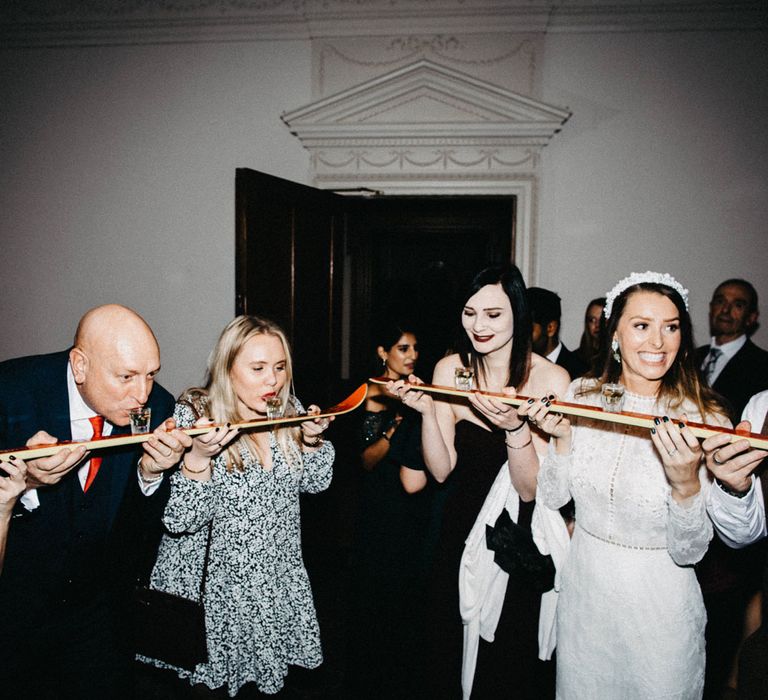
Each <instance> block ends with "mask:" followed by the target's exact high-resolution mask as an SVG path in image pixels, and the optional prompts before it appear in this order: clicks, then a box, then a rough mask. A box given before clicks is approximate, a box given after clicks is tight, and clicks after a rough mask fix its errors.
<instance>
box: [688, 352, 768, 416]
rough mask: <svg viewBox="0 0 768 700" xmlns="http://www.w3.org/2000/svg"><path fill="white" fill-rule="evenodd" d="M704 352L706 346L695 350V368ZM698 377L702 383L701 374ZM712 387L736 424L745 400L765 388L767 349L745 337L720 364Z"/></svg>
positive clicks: (767, 382) (767, 384) (701, 359)
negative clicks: (727, 358) (724, 402)
mask: <svg viewBox="0 0 768 700" xmlns="http://www.w3.org/2000/svg"><path fill="white" fill-rule="evenodd" d="M707 353H709V345H704V346H702V347H700V348H699V349H698V350H696V366H697V367H699V368H700V367H701V365H702V363H703V362H704V358H705V357H706V356H707ZM702 380H703V381H704V382H706V378H705V377H703V378H702ZM712 389H714V391H716V392H717V393H718V394H720V396H722V397H723V398H724V399H725V400H726V402H727V404H726V408H728V409H729V415H730V417H731V420H732V421H733V424H734V425H736V423H738V422H739V421H740V420H741V414H742V412H743V411H744V407H745V406H746V405H747V402H748V401H749V399H750V398H751V397H752V396H754V395H755V394H757V393H759V392H761V391H764V390H765V389H768V352H766V351H765V350H763V349H762V348H759V347H758V346H757V345H755V344H754V343H753V342H752V341H751V340H749V339H747V342H746V343H744V345H743V346H742V348H741V350H739V351H738V352H737V353H736V354H735V355H734V356H733V357H732V358H731V359H730V360H729V361H728V364H726V365H725V367H723V371H722V372H720V374H719V376H718V377H717V379H716V380H715V383H714V384H713V385H712Z"/></svg>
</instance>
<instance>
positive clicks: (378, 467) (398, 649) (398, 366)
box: [349, 323, 429, 698]
mask: <svg viewBox="0 0 768 700" xmlns="http://www.w3.org/2000/svg"><path fill="white" fill-rule="evenodd" d="M375 352H376V360H377V363H376V364H377V366H376V369H375V370H374V374H378V375H381V376H386V377H389V378H390V379H392V380H398V379H403V378H405V377H408V376H410V375H411V374H412V373H413V370H414V366H415V364H416V361H417V360H418V358H419V349H418V343H417V339H416V335H415V333H414V331H413V329H412V328H411V326H409V325H407V324H398V323H390V324H388V325H385V326H382V327H381V328H379V329H378V331H377V335H376V338H375ZM409 414H410V415H409ZM418 419H419V416H418V414H417V413H416V412H415V411H412V410H411V409H408V408H405V407H404V406H403V405H402V404H401V403H400V402H399V401H397V400H396V399H394V398H393V397H392V396H391V394H388V393H386V391H384V390H383V387H382V386H381V385H378V384H371V385H369V387H368V396H367V398H366V402H365V410H364V412H363V414H362V425H361V434H360V440H361V444H360V457H361V461H362V466H363V470H364V471H363V475H362V476H363V480H362V487H361V495H360V504H359V515H358V520H357V527H356V532H355V542H354V551H353V558H352V567H351V568H352V592H353V597H352V599H353V606H352V615H351V635H350V660H351V662H352V663H351V664H350V669H349V671H350V681H351V682H350V685H351V686H352V689H353V691H354V694H355V696H357V697H374V696H375V697H380V698H386V697H391V698H396V697H403V696H404V695H407V694H408V691H407V689H408V682H409V678H408V673H407V668H408V656H409V654H410V655H413V654H415V653H417V652H418V649H414V648H411V649H409V648H408V646H409V644H410V642H411V640H412V638H413V611H412V608H411V603H412V595H411V594H412V593H413V592H414V588H415V586H416V585H417V584H416V577H417V575H418V572H419V569H420V561H421V560H422V558H423V553H422V551H421V544H422V541H423V538H424V525H425V524H426V519H427V517H428V514H429V513H428V508H429V506H428V503H427V501H428V500H429V495H428V494H426V493H415V494H413V495H410V494H409V493H408V492H406V490H405V489H404V488H403V485H402V484H401V479H400V474H401V472H403V473H404V478H405V481H406V482H407V483H408V484H411V483H417V484H421V488H423V487H424V486H425V485H426V480H425V479H424V474H423V472H421V471H417V470H414V469H411V468H409V467H406V466H403V465H402V464H401V460H400V459H394V458H393V457H392V454H394V453H402V452H403V444H402V442H403V440H404V439H405V433H406V432H408V433H412V432H413V430H414V429H415V430H417V431H418V429H419V426H418V424H416V425H415V426H414V422H416V421H418ZM401 426H402V427H401ZM409 461H411V460H409ZM421 488H416V490H417V491H421ZM410 490H411V489H410V488H409V489H408V491H410Z"/></svg>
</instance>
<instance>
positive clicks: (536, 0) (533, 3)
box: [0, 0, 768, 47]
mask: <svg viewBox="0 0 768 700" xmlns="http://www.w3.org/2000/svg"><path fill="white" fill-rule="evenodd" d="M767 27H768V11H767V10H766V4H765V2H764V0H735V2H728V3H726V2H722V0H701V1H699V2H691V1H690V0H665V1H664V2H653V3H648V2H643V0H57V1H56V2H52V0H6V2H4V3H2V4H0V42H1V43H2V45H3V46H4V47H13V46H18V47H28V46H88V45H119V44H158V43H176V42H187V43H188V42H209V41H258V40H273V39H279V38H285V39H309V38H318V37H328V36H336V37H340V36H366V35H367V36H381V35H396V34H401V33H403V31H404V30H406V31H407V32H408V33H416V34H425V33H431V34H435V33H451V32H468V31H470V32H479V33H487V32H594V31H602V32H606V31H607V32H610V31H691V30H708V31H715V30H755V29H762V30H764V29H766V28H767Z"/></svg>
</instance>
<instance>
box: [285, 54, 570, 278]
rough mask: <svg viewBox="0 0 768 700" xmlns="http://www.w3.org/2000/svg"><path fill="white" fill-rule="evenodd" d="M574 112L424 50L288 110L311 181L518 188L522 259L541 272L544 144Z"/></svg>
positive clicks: (488, 190)
mask: <svg viewBox="0 0 768 700" xmlns="http://www.w3.org/2000/svg"><path fill="white" fill-rule="evenodd" d="M569 117H570V112H569V111H568V110H566V109H563V108H561V107H556V106H553V105H549V104H546V103H544V102H541V101H539V100H536V99H534V98H531V97H528V96H525V95H521V94H519V93H516V92H512V91H510V90H506V89H504V88H502V87H500V86H498V85H494V84H492V83H489V82H487V81H484V80H480V79H478V78H476V77H474V76H471V75H468V74H466V73H464V72H461V71H457V70H456V69H454V68H450V67H447V66H444V65H440V64H437V63H434V62H433V61H430V60H427V59H421V60H418V61H415V62H414V63H412V64H410V65H407V66H404V67H401V68H398V69H396V70H393V71H390V72H387V73H384V74H383V75H378V76H375V77H373V78H370V79H368V80H366V81H364V82H362V83H360V84H358V85H354V86H352V87H350V88H347V89H346V90H342V91H341V92H338V93H336V94H334V95H329V96H327V97H322V98H320V99H318V100H315V101H314V102H311V103H310V104H307V105H304V106H302V107H299V108H297V109H294V110H291V111H289V112H286V113H285V114H283V115H282V119H283V121H284V122H285V124H286V125H287V126H288V128H289V129H290V130H291V132H292V133H293V134H294V135H296V137H297V138H298V139H299V140H300V141H301V143H302V145H303V146H304V147H305V148H306V149H307V150H308V151H309V153H310V169H311V174H312V178H313V184H314V185H315V186H317V187H321V188H323V189H332V190H355V189H357V188H366V189H373V190H376V191H378V192H381V193H382V194H386V195H395V194H400V195H402V194H410V195H416V194H428V195H449V194H466V195H470V194H508V195H513V196H515V197H517V221H516V232H517V235H516V240H515V260H516V261H517V264H518V265H519V266H520V268H521V269H522V270H523V271H524V273H525V274H526V275H527V277H526V278H527V279H533V277H534V276H535V268H536V266H535V247H536V246H535V243H536V221H535V218H534V216H533V212H534V211H535V201H536V191H537V187H538V179H539V169H540V167H539V166H540V153H541V149H542V148H544V146H546V144H547V143H549V141H550V139H552V137H553V136H554V135H555V134H556V133H557V132H558V131H559V130H560V129H561V128H562V126H563V124H564V123H565V122H566V121H567V120H568V118H569Z"/></svg>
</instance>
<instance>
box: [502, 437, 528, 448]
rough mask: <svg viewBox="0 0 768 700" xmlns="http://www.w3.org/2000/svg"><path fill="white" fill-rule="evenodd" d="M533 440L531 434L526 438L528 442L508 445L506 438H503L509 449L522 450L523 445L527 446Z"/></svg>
mask: <svg viewBox="0 0 768 700" xmlns="http://www.w3.org/2000/svg"><path fill="white" fill-rule="evenodd" d="M532 442H533V435H531V436H530V437H529V438H528V442H525V443H523V444H522V445H510V444H509V443H508V442H507V441H506V440H504V444H505V445H506V446H507V447H508V448H509V449H510V450H522V449H523V448H524V447H528V445H530V444H531V443H532Z"/></svg>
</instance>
